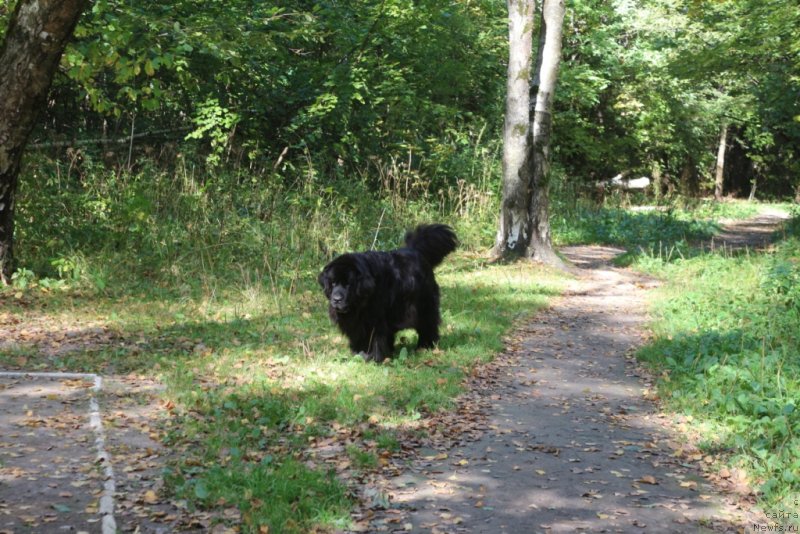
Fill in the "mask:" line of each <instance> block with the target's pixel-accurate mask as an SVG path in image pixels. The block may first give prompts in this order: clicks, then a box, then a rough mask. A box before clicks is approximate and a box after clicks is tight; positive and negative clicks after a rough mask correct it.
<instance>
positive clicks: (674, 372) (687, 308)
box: [640, 220, 800, 502]
mask: <svg viewBox="0 0 800 534" xmlns="http://www.w3.org/2000/svg"><path fill="white" fill-rule="evenodd" d="M797 229H798V225H797V220H795V222H794V223H793V225H792V226H790V230H789V232H790V233H789V238H788V239H787V240H786V241H785V242H783V243H782V244H781V245H780V246H779V247H778V249H777V250H776V251H775V252H774V253H771V254H739V255H735V256H731V255H730V254H722V253H713V252H706V253H702V254H695V255H694V256H693V257H691V258H687V259H678V260H677V261H674V262H672V263H671V264H659V266H658V272H659V273H660V274H662V275H664V276H666V277H667V280H668V283H667V286H666V287H665V288H664V289H663V291H662V295H663V297H662V299H661V300H660V301H659V303H658V306H657V307H656V310H655V312H656V317H655V319H654V323H653V326H654V329H655V331H656V334H657V338H656V340H655V341H654V342H653V343H652V344H651V345H649V346H648V347H645V348H644V349H642V350H641V351H640V357H641V358H642V359H644V360H645V361H647V362H648V363H649V364H650V365H652V366H653V367H654V368H655V369H656V370H657V371H658V372H659V373H660V374H661V376H662V380H661V381H660V389H661V391H662V393H663V397H664V398H665V399H666V400H667V401H668V402H669V403H670V404H671V405H672V406H673V407H677V408H679V409H680V410H682V411H686V412H688V413H691V414H692V415H694V417H695V418H696V419H698V421H699V422H700V424H707V425H710V427H711V428H712V429H713V430H712V431H711V432H710V433H709V435H710V437H709V438H708V443H707V446H708V447H709V448H710V449H712V450H715V451H722V452H725V453H726V454H728V455H729V456H730V461H731V462H733V463H737V464H740V465H742V466H744V467H746V468H747V469H749V470H750V471H751V473H752V474H753V476H754V478H755V480H757V481H758V483H759V484H760V486H761V490H762V492H763V493H764V497H765V498H766V499H767V500H768V501H770V502H774V501H779V500H781V499H789V502H791V500H792V499H796V498H797V495H798V493H800V479H798V478H797V476H796V474H797V473H798V472H800V460H798V459H799V458H800V438H798V436H800V413H799V412H798V411H797V399H798V398H800V358H798V355H800V335H799V334H798V333H799V332H800V299H799V298H798V293H797V288H798V281H800V265H798V262H797V258H798V257H800V234H798V232H797Z"/></svg>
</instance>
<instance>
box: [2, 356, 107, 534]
mask: <svg viewBox="0 0 800 534" xmlns="http://www.w3.org/2000/svg"><path fill="white" fill-rule="evenodd" d="M0 377H8V378H71V379H80V378H82V379H86V380H92V382H93V383H94V386H93V387H92V392H93V393H92V396H91V397H89V426H90V427H92V430H93V431H94V435H95V438H94V446H95V448H96V449H97V461H98V462H99V463H100V465H102V466H103V476H104V478H105V482H104V483H103V492H102V493H101V494H100V515H101V516H102V518H103V524H102V534H116V532H117V522H116V521H115V520H114V491H116V483H115V480H114V468H113V467H112V466H111V457H110V456H109V455H108V453H107V452H106V434H105V432H104V431H103V420H102V418H101V417H100V405H99V404H98V403H97V395H98V394H99V393H100V391H101V390H102V389H103V379H102V378H101V377H100V376H99V375H96V374H94V373H24V372H13V371H0Z"/></svg>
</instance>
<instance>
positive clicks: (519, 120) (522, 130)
mask: <svg viewBox="0 0 800 534" xmlns="http://www.w3.org/2000/svg"><path fill="white" fill-rule="evenodd" d="M534 10H535V1H534V0H508V78H507V81H506V116H505V125H504V127H503V204H502V207H501V211H500V224H499V228H498V231H497V238H496V239H495V245H494V249H493V251H492V255H493V256H494V257H496V258H511V257H520V256H522V255H523V254H524V253H525V247H526V245H527V243H528V236H529V235H530V222H529V221H528V203H529V201H530V188H531V175H530V165H529V163H528V159H529V157H530V78H531V75H530V73H531V55H532V49H533V14H534Z"/></svg>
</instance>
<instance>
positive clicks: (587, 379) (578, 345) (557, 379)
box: [371, 214, 781, 533]
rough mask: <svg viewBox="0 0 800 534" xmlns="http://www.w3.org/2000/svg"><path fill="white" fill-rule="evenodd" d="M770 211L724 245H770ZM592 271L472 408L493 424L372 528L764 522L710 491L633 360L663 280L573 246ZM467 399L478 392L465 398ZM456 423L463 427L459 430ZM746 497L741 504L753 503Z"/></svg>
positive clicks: (568, 252) (458, 442) (431, 459)
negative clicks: (649, 298) (650, 293)
mask: <svg viewBox="0 0 800 534" xmlns="http://www.w3.org/2000/svg"><path fill="white" fill-rule="evenodd" d="M780 222H781V217H779V216H777V215H775V214H767V215H762V216H759V217H757V218H755V219H751V220H749V221H746V222H741V223H736V224H731V225H730V226H728V227H726V229H725V232H724V234H723V236H721V238H718V239H716V240H715V244H714V246H721V245H722V244H724V246H726V247H727V246H736V247H738V246H744V245H748V246H761V245H764V244H765V243H766V242H767V239H768V236H769V235H770V233H771V232H772V231H773V230H775V229H776V228H777V225H778V224H780ZM562 252H563V253H564V255H565V256H566V257H568V258H569V259H570V260H571V261H572V262H573V263H574V264H575V265H577V266H578V267H580V268H581V269H582V272H581V274H580V276H579V277H577V278H576V279H575V280H574V281H573V282H572V284H571V287H570V288H569V290H568V291H567V292H566V294H565V295H564V296H563V297H561V298H560V299H558V300H557V301H556V302H555V303H554V304H553V305H552V307H551V308H550V309H549V310H548V311H547V312H544V313H542V314H539V315H538V316H536V317H535V318H534V319H533V320H532V321H531V322H530V323H528V324H526V325H524V326H523V327H522V328H521V329H520V330H519V331H517V332H516V334H515V340H514V341H513V342H512V344H511V347H510V349H509V351H508V353H507V354H505V355H503V356H502V357H501V358H499V360H500V361H499V363H498V364H495V366H494V368H493V369H494V372H496V376H493V377H491V378H490V381H491V385H490V386H489V387H486V388H485V390H484V392H483V393H481V392H477V393H475V392H473V393H472V394H471V395H478V396H479V397H481V399H482V401H476V400H475V399H474V398H472V399H470V400H468V401H467V402H462V405H461V414H462V415H463V416H465V417H466V416H468V415H469V413H468V412H469V409H470V406H475V405H478V406H484V407H485V411H486V414H487V417H488V418H487V420H485V421H484V422H482V423H478V424H477V425H472V432H471V433H469V434H466V435H463V436H462V437H461V438H459V437H456V438H454V440H455V443H454V446H452V447H451V446H450V445H451V444H437V443H436V442H433V443H432V444H431V448H430V450H425V451H422V454H421V455H420V456H419V457H417V458H416V459H414V460H413V461H412V462H410V465H409V466H408V469H407V470H406V471H405V473H404V474H403V475H401V476H399V477H396V478H394V479H392V480H390V481H389V483H388V484H387V486H386V487H384V489H383V491H384V492H386V493H387V496H388V497H389V500H390V501H391V502H392V503H393V506H394V509H392V510H390V511H389V512H390V513H383V514H377V516H376V517H375V518H374V519H373V520H372V522H371V530H375V531H381V530H383V531H394V530H405V531H413V532H470V533H473V532H487V533H488V532H491V533H501V532H509V533H522V532H525V533H528V532H530V533H534V532H544V533H556V532H643V531H647V532H659V533H661V532H663V533H671V532H675V533H684V532H738V531H740V529H746V530H749V528H751V527H752V525H753V521H755V519H754V518H753V517H752V515H748V513H747V512H746V510H743V509H742V508H740V506H741V505H742V504H743V503H744V502H746V500H747V499H746V498H745V497H746V494H747V492H748V488H747V486H746V484H745V481H744V478H743V474H741V473H736V472H734V473H731V474H730V476H729V477H727V478H726V480H721V479H718V482H721V483H723V484H724V485H727V491H722V490H723V488H721V487H720V486H721V484H717V486H714V485H713V484H712V483H711V482H710V479H709V478H707V477H704V476H703V470H702V469H701V467H702V466H703V464H704V463H705V462H707V461H710V458H704V457H703V455H702V454H700V453H699V451H698V450H697V449H696V448H695V447H694V446H693V445H692V444H691V443H688V442H686V440H685V438H683V437H682V435H681V434H680V432H679V431H676V429H677V428H679V427H676V424H675V421H672V420H670V419H669V418H668V417H667V416H666V415H664V414H660V413H659V412H658V410H657V407H656V406H655V405H654V403H653V402H652V401H651V400H649V397H651V396H652V392H651V390H650V388H651V384H650V383H649V381H648V378H647V377H646V375H644V374H643V373H641V372H640V371H639V370H638V368H637V366H636V364H635V361H634V360H633V359H632V356H631V353H632V351H633V349H635V348H636V347H638V346H639V345H641V344H642V343H643V342H644V341H645V340H644V338H645V336H646V334H645V328H644V326H645V322H646V320H647V315H646V308H645V297H646V292H647V289H649V288H651V287H653V286H654V285H655V284H656V282H655V281H653V280H650V279H647V278H644V277H642V276H640V275H637V274H636V273H633V272H631V271H629V270H625V269H617V268H613V267H611V266H610V263H609V262H610V260H611V259H612V258H613V257H614V256H616V255H617V254H619V253H622V252H623V250H621V249H615V248H612V247H593V246H585V247H567V248H565V249H562ZM468 397H469V395H468ZM457 419H458V416H456V418H455V420H457ZM743 494H744V495H743Z"/></svg>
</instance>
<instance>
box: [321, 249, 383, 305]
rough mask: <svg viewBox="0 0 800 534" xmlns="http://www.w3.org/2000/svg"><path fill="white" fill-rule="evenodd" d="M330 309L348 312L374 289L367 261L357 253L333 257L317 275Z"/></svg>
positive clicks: (373, 281)
mask: <svg viewBox="0 0 800 534" xmlns="http://www.w3.org/2000/svg"><path fill="white" fill-rule="evenodd" d="M317 281H318V282H319V285H320V286H322V290H323V291H324V292H325V297H326V298H327V299H328V303H329V304H330V307H331V310H333V311H335V312H336V313H337V314H346V313H350V312H352V311H353V310H357V309H359V308H361V307H363V306H364V304H365V303H366V301H367V299H368V298H369V297H370V295H372V293H373V291H374V290H375V279H374V278H373V277H372V275H371V274H370V271H369V268H368V265H367V262H365V261H364V260H363V258H361V257H360V256H359V255H358V254H343V255H341V256H339V257H338V258H336V259H334V260H333V261H332V262H330V263H329V264H328V265H326V266H325V268H324V269H323V270H322V272H321V273H320V274H319V277H317Z"/></svg>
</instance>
